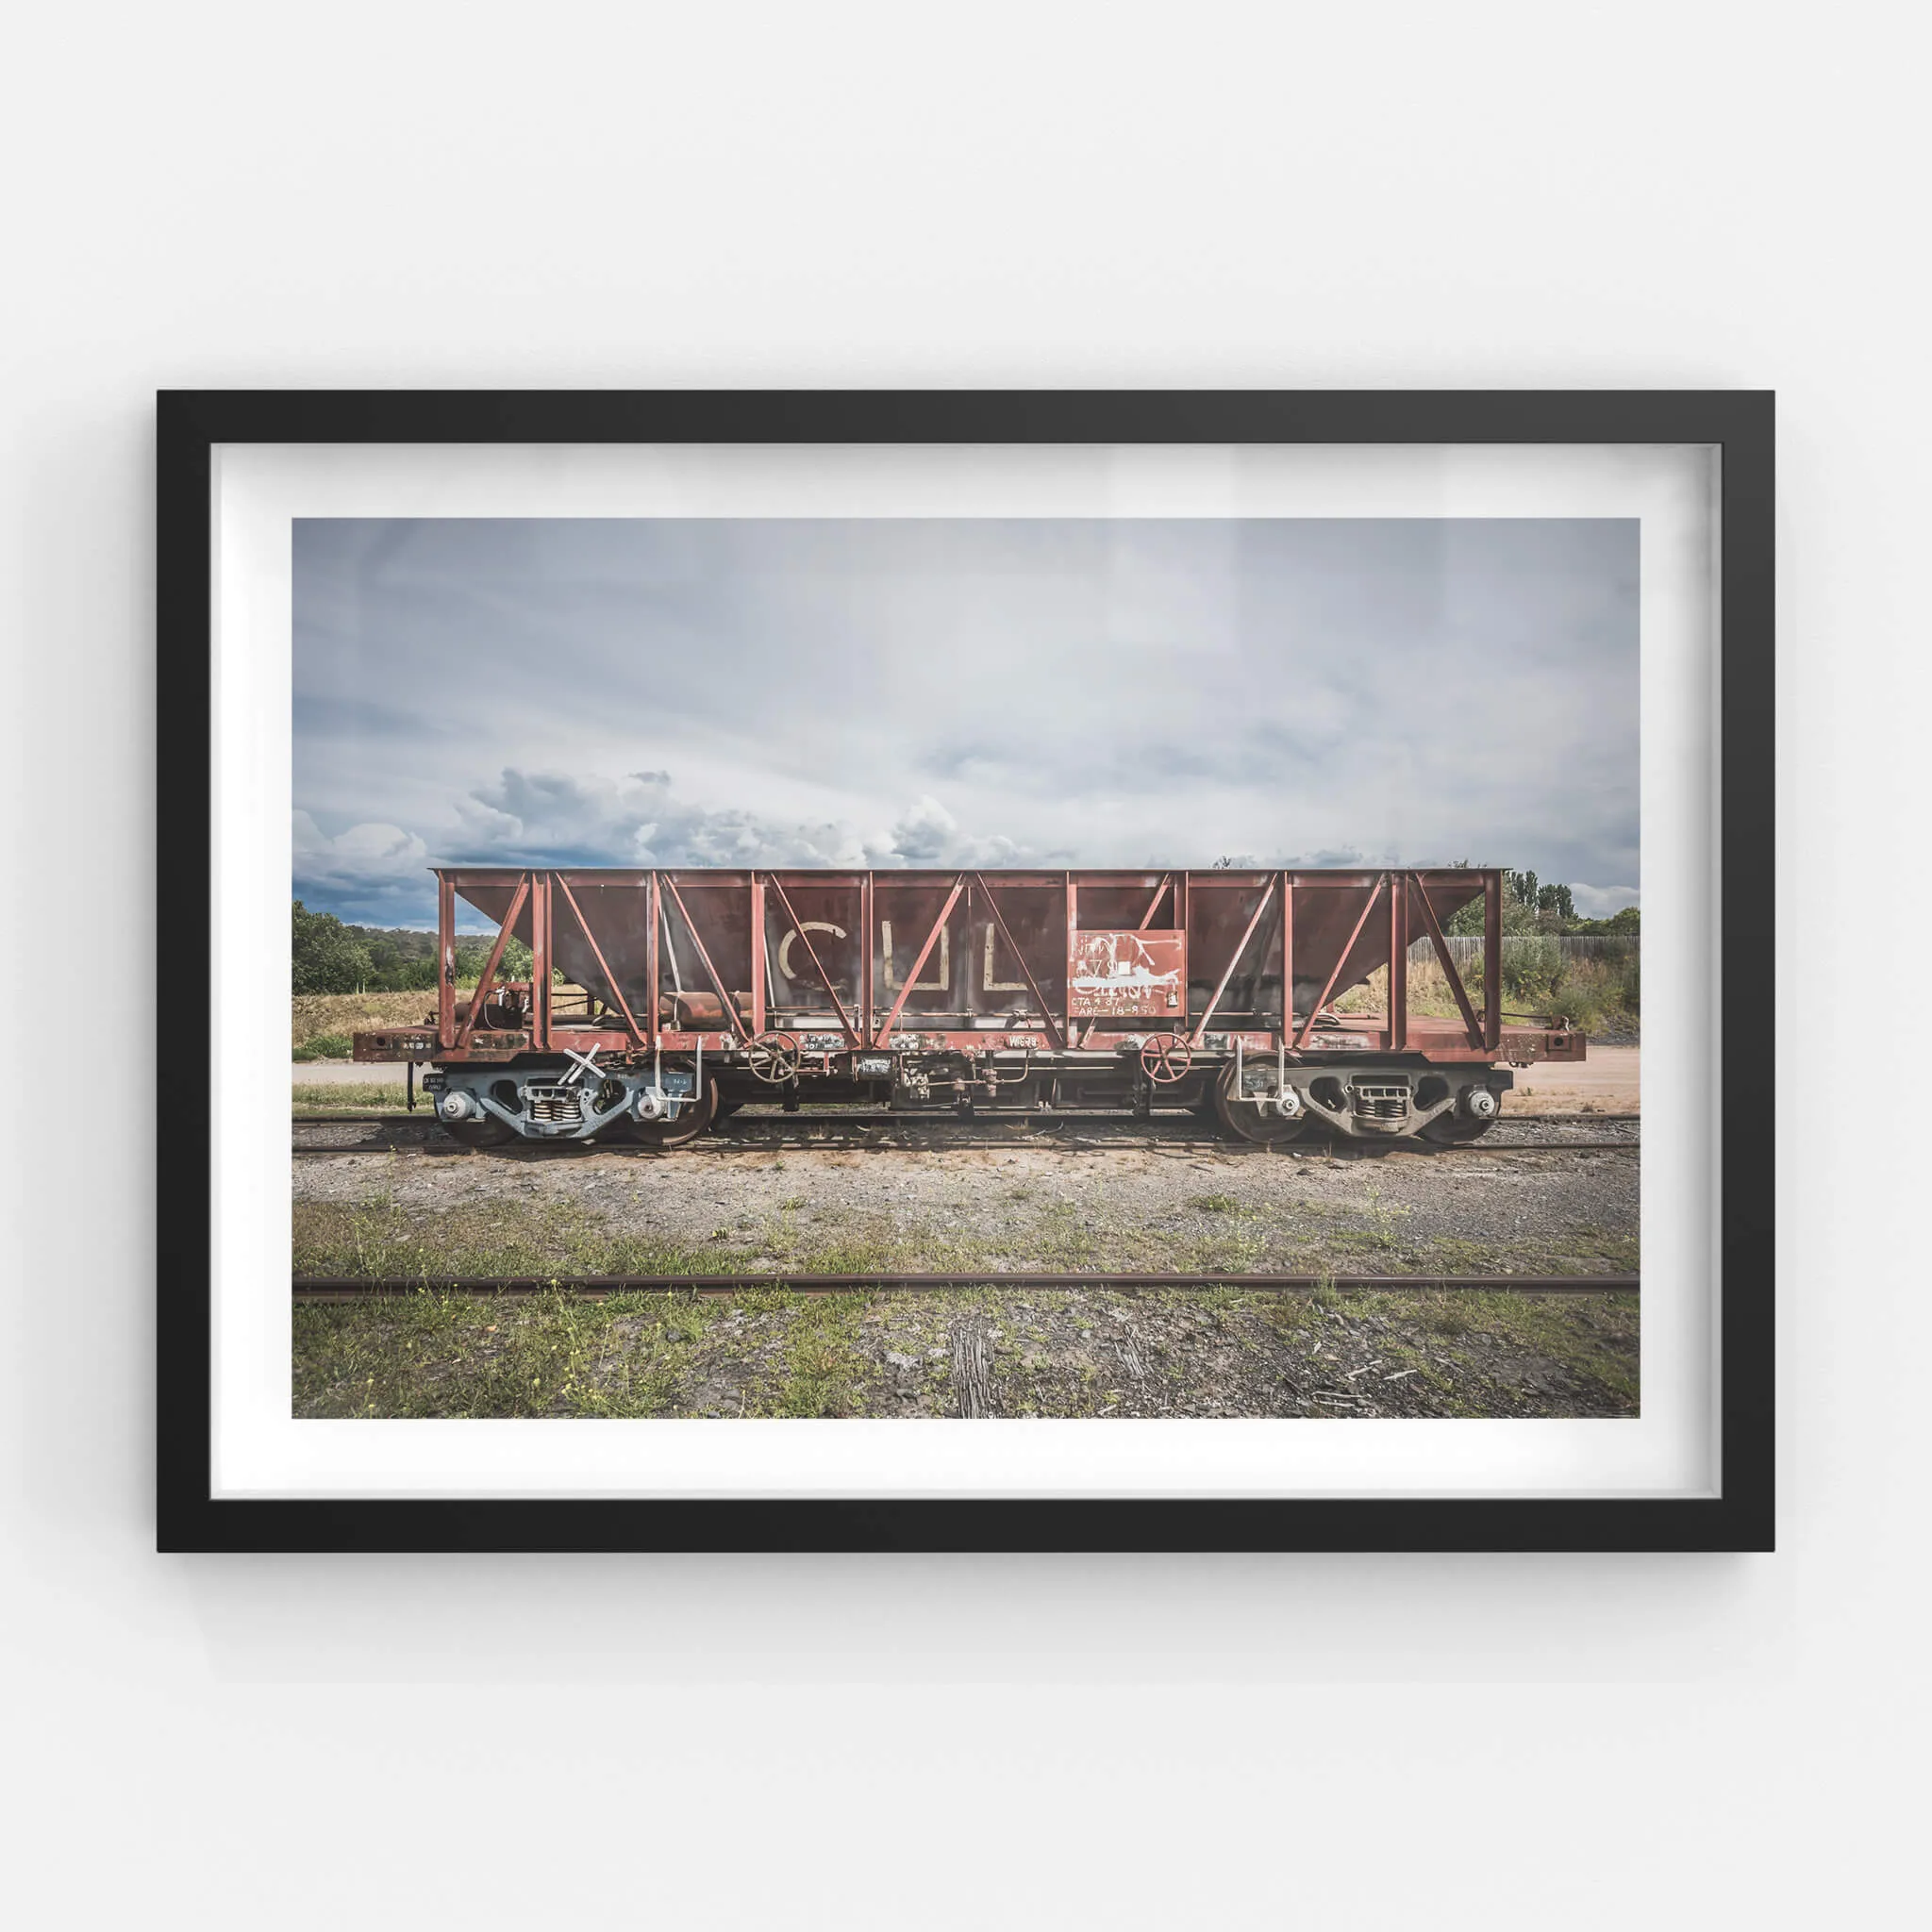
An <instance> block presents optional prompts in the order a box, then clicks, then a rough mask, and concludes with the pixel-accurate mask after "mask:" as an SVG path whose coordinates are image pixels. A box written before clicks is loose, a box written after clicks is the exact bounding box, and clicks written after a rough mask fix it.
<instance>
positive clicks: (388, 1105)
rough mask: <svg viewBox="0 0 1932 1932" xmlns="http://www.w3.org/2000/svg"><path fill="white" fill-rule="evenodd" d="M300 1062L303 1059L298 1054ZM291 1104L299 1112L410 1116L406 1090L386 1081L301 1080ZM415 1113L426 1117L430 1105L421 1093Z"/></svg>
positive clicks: (292, 1095)
mask: <svg viewBox="0 0 1932 1932" xmlns="http://www.w3.org/2000/svg"><path fill="white" fill-rule="evenodd" d="M296 1058H298V1059H299V1058H301V1056H300V1055H299V1054H298V1055H297V1056H296ZM289 1098H290V1105H291V1107H292V1108H294V1110H295V1111H296V1112H297V1113H329V1112H335V1113H407V1112H408V1093H407V1091H405V1090H404V1089H403V1088H401V1087H397V1086H393V1085H391V1084H390V1083H389V1082H387V1081H378V1080H370V1081H362V1080H344V1081H342V1082H341V1084H340V1085H337V1084H336V1083H334V1082H329V1083H328V1084H326V1085H324V1084H322V1083H319V1082H311V1081H300V1082H297V1083H296V1084H295V1085H294V1086H293V1087H291V1089H290V1096H289ZM416 1110H417V1112H418V1113H423V1114H425V1116H426V1111H427V1103H426V1102H425V1100H424V1098H423V1096H422V1095H421V1094H420V1093H419V1094H418V1095H417V1096H416Z"/></svg>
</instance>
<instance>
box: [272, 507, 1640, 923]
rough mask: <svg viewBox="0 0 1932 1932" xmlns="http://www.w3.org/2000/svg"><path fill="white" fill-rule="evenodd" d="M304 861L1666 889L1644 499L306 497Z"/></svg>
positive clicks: (299, 636)
mask: <svg viewBox="0 0 1932 1932" xmlns="http://www.w3.org/2000/svg"><path fill="white" fill-rule="evenodd" d="M294 564H295V575H294V591H295V596H294V609H295V710H294V736H295V797H294V806H295V811H294V883H295V893H296V895H297V896H298V897H300V898H302V899H304V900H305V901H307V903H308V905H309V906H311V907H315V908H322V909H324V910H327V911H332V912H335V913H338V914H340V915H341V917H342V918H343V919H346V920H350V921H355V922H360V923H365V924H384V925H421V924H433V923H434V918H435V895H434V891H433V888H432V884H431V881H430V879H429V876H428V874H427V871H426V870H425V868H427V867H428V866H430V865H432V864H436V863H443V862H455V861H463V860H470V861H478V860H483V861H522V860H541V861H546V862H548V861H556V862H558V863H568V864H574V865H598V864H603V865H648V864H664V865H745V864H750V863H758V864H774V865H775V864H786V865H819V864H827V865H829V864H837V865H874V866H902V865H952V864H959V863H973V864H977V865H1008V864H1033V863H1041V864H1054V865H1061V864H1076V865H1163V866H1165V865H1210V864H1212V863H1213V861H1214V860H1215V859H1216V858H1223V857H1228V856H1231V857H1235V858H1240V859H1243V860H1247V861H1251V862H1255V863H1260V864H1269V865H1272V864H1276V863H1292V864H1302V865H1329V864H1350V863H1355V862H1357V861H1365V862H1372V863H1386V862H1407V863H1429V862H1437V863H1441V862H1446V861H1448V860H1451V859H1459V858H1467V859H1471V860H1473V861H1474V862H1475V863H1477V864H1492V865H1510V866H1516V867H1520V868H1523V867H1526V868H1529V869H1532V870H1534V871H1536V872H1537V873H1539V874H1541V876H1542V877H1544V878H1545V879H1560V880H1565V881H1568V882H1569V883H1571V884H1572V885H1573V886H1574V888H1575V891H1576V899H1577V905H1578V908H1579V909H1580V910H1584V911H1588V912H1592V913H1605V912H1610V911H1614V910H1615V909H1616V908H1618V907H1620V906H1624V905H1629V904H1633V903H1635V901H1636V899H1637V884H1638V758H1637V750H1638V705H1637V695H1638V657H1637V641H1638V632H1637V624H1638V618H1637V611H1638V603H1637V579H1638V525H1636V523H1635V522H1633V521H1615V522H1612V521H1587V522H1586V521H1557V520H1549V521H1517V520H1511V521H1503V520H1482V521H1451V520H1386V521H1373V522H1346V521H1330V520H1320V521H1317V520H1291V521H1290V520H1278V519H1270V520H1257V521H1241V522H1222V521H1180V520H1175V521H1167V520H1162V521H1149V520H1125V519H1121V520H1096V521H1089V520H1080V521H1064V520H1054V521H1013V522H1000V521H981V520H973V521H966V520H961V521H935V520H884V519H881V520H863V521H823V522H814V521H810V520H786V521H753V520H739V521H728V520H727V521H673V520H649V521H613V520H596V521H591V520H583V521H577V520H569V521H566V520H556V521H530V522H523V521H501V522H459V521H449V520H435V521H426V520H425V521H402V520H395V521H385V522H357V521H345V520H313V521H302V522H298V523H297V524H296V525H295V549H294Z"/></svg>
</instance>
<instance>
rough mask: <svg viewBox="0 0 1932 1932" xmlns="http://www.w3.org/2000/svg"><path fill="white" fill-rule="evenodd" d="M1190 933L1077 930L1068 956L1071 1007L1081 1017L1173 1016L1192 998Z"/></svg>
mask: <svg viewBox="0 0 1932 1932" xmlns="http://www.w3.org/2000/svg"><path fill="white" fill-rule="evenodd" d="M1187 985H1188V936H1187V934H1186V933H1184V932H1159V931H1152V930H1149V931H1140V930H1126V929H1121V928H1114V929H1110V930H1106V931H1099V932H1076V933H1074V935H1073V936H1072V940H1071V944H1070V950H1069V952H1068V956H1067V987H1068V1008H1067V1009H1068V1012H1069V1013H1070V1014H1071V1015H1072V1017H1074V1019H1077V1020H1113V1019H1124V1018H1144V1019H1167V1018H1170V1017H1172V1016H1173V1015H1174V1014H1177V1013H1179V1012H1180V1010H1181V1003H1182V1001H1183V1000H1184V999H1185V998H1186V997H1187Z"/></svg>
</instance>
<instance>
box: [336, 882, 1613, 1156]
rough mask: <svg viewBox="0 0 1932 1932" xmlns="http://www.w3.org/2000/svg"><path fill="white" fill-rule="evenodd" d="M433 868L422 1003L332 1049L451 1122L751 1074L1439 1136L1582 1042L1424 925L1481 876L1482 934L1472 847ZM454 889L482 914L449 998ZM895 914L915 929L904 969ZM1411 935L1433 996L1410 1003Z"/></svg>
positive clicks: (807, 1085)
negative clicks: (405, 1019) (1372, 856)
mask: <svg viewBox="0 0 1932 1932" xmlns="http://www.w3.org/2000/svg"><path fill="white" fill-rule="evenodd" d="M436 877H437V885H438V948H437V958H438V962H439V970H438V985H437V1008H436V1011H435V1013H434V1014H432V1015H428V1016H426V1017H425V1021H424V1023H423V1024H422V1025H420V1026H417V1027H405V1028H386V1029H383V1030H380V1031H372V1032H364V1033H359V1034H358V1035H357V1036H356V1040H355V1047H354V1051H355V1057H356V1058H357V1059H358V1060H364V1061H371V1060H397V1059H402V1060H408V1061H411V1062H418V1063H427V1064H429V1065H430V1067H431V1069H432V1070H431V1071H430V1072H428V1073H427V1074H425V1078H424V1083H423V1084H424V1087H425V1091H427V1092H428V1093H429V1094H430V1095H431V1096H432V1099H433V1102H434V1105H435V1107H436V1110H437V1113H438V1117H439V1118H440V1119H441V1121H442V1122H443V1124H445V1125H446V1126H447V1127H448V1128H449V1129H450V1130H451V1132H452V1133H454V1134H455V1135H456V1136H457V1138H458V1139H460V1140H466V1141H470V1142H471V1143H472V1144H489V1143H491V1142H492V1141H508V1140H510V1139H513V1138H518V1137H521V1138H523V1139H525V1140H558V1139H569V1140H588V1139H591V1138H592V1137H593V1136H594V1137H599V1138H604V1139H612V1138H623V1139H628V1140H634V1141H643V1142H645V1143H646V1144H658V1145H675V1144H679V1143H680V1142H682V1141H686V1140H689V1139H692V1138H695V1136H696V1135H697V1134H699V1133H701V1132H703V1131H704V1129H705V1128H706V1127H707V1126H708V1125H709V1124H711V1123H712V1122H713V1121H714V1120H716V1119H717V1118H718V1117H719V1116H720V1115H721V1113H724V1112H729V1111H732V1110H734V1109H735V1108H737V1107H738V1106H741V1105H743V1104H744V1103H745V1102H746V1101H747V1100H751V1099H757V1100H761V1101H765V1102H770V1101H771V1100H773V1099H774V1098H776V1099H778V1100H779V1101H780V1102H781V1104H782V1105H783V1106H784V1107H785V1108H787V1109H788V1110H791V1109H795V1108H797V1107H798V1106H799V1105H800V1104H801V1100H802V1099H808V1100H809V1101H810V1102H811V1103H812V1104H821V1103H824V1102H833V1103H839V1102H846V1103H855V1104H861V1105H865V1104H869V1105H871V1106H874V1107H885V1108H891V1110H894V1111H899V1112H919V1111H927V1112H930V1111H936V1110H938V1111H951V1112H954V1113H958V1114H972V1113H974V1112H976V1111H982V1110H983V1111H990V1112H1008V1111H1014V1110H1024V1111H1038V1112H1053V1111H1055V1110H1057V1109H1060V1108H1069V1107H1090V1106H1093V1105H1096V1104H1098V1105H1102V1106H1108V1107H1111V1108H1119V1109H1120V1110H1123V1111H1130V1112H1133V1113H1136V1114H1141V1115H1145V1114H1147V1113H1148V1112H1150V1111H1151V1110H1152V1109H1153V1108H1155V1107H1156V1106H1157V1105H1158V1106H1159V1107H1161V1108H1170V1107H1175V1106H1186V1107H1195V1108H1201V1109H1202V1110H1203V1111H1208V1110H1210V1109H1211V1110H1212V1111H1213V1112H1214V1113H1215V1115H1216V1116H1217V1117H1218V1119H1219V1120H1220V1122H1221V1124H1223V1125H1224V1127H1225V1128H1226V1129H1227V1130H1228V1131H1230V1132H1231V1133H1233V1134H1235V1135H1237V1136H1239V1137H1240V1138H1241V1139H1244V1140H1249V1141H1286V1140H1292V1139H1296V1138H1299V1137H1300V1136H1301V1135H1302V1134H1303V1133H1305V1132H1307V1131H1308V1130H1309V1129H1310V1128H1320V1129H1323V1130H1325V1131H1326V1132H1327V1133H1330V1134H1340V1135H1344V1136H1348V1137H1351V1138H1356V1139H1368V1140H1387V1139H1391V1138H1397V1139H1400V1138H1413V1137H1416V1136H1421V1137H1424V1138H1427V1139H1434V1140H1439V1141H1440V1140H1452V1141H1453V1140H1467V1139H1473V1138H1474V1137H1475V1136H1476V1135H1478V1134H1480V1133H1482V1132H1483V1131H1484V1130H1485V1129H1486V1128H1487V1127H1488V1126H1489V1125H1490V1124H1491V1123H1492V1122H1493V1121H1494V1120H1495V1119H1496V1118H1497V1116H1498V1114H1499V1112H1500V1108H1501V1101H1502V1096H1503V1095H1504V1093H1506V1092H1507V1091H1508V1089H1509V1087H1510V1085H1511V1081H1512V1075H1511V1074H1510V1072H1509V1071H1508V1070H1509V1068H1511V1067H1513V1066H1522V1065H1526V1064H1528V1063H1530V1062H1533V1061H1536V1060H1540V1059H1581V1058H1583V1057H1584V1053H1585V1050H1586V1049H1585V1041H1584V1039H1583V1037H1582V1036H1581V1035H1580V1034H1578V1033H1576V1032H1575V1031H1574V1029H1572V1028H1570V1027H1568V1026H1567V1025H1566V1024H1564V1023H1563V1022H1562V1020H1561V1019H1560V1018H1558V1019H1553V1020H1550V1021H1547V1022H1539V1023H1537V1024H1533V1025H1523V1024H1507V1025H1506V1024H1505V1014H1504V1012H1503V1008H1502V988H1501V981H1500V975H1499V974H1497V973H1495V972H1486V973H1485V974H1483V981H1482V986H1481V988H1480V1008H1478V1004H1477V1002H1476V1001H1475V1000H1473V999H1472V997H1471V994H1470V991H1469V989H1468V987H1467V986H1466V984H1465V982H1464V980H1463V977H1462V974H1460V972H1459V971H1458V970H1457V966H1456V963H1455V960H1454V958H1453V956H1452V953H1451V949H1450V947H1449V945H1448V942H1447V939H1446V937H1445V931H1444V927H1445V924H1446V920H1447V918H1448V917H1449V916H1451V915H1453V913H1454V912H1455V911H1456V910H1457V909H1459V908H1461V907H1463V906H1467V905H1470V904H1472V903H1474V901H1475V900H1476V899H1477V898H1480V899H1481V901H1482V907H1483V928H1484V958H1485V959H1486V960H1495V959H1497V958H1500V948H1501V939H1502V890H1503V875H1502V874H1501V872H1500V871H1496V870H1490V869H1482V870H1477V869H1471V868H1461V867H1457V868H1444V869H1441V870H1428V869H1420V868H1407V869H1399V868H1398V869H1389V870H1383V871H1365V870H1346V871H1299V870H1287V869H1274V870H1267V871H1257V870H1240V869H1217V870H1215V871H1212V872H1208V873H1191V872H1186V871H1176V870H1170V871H1165V872H1160V871H1152V870H1149V871H1145V872H1093V871H1079V872H1073V871H1061V872H1040V871H1001V872H991V871H986V870H977V869H965V870H956V869H949V870H947V871H943V872H898V871H895V872H890V873H883V874H880V873H873V872H867V871H841V870H826V871H806V870H802V869H796V868H791V869H787V868H780V869H776V870H767V869H762V868H760V869H756V870H745V871H723V870H699V869H675V870H671V869H649V870H629V869H594V870H593V869H588V868H574V869H546V868H503V867H446V868H441V869H439V870H438V871H437V874H436ZM458 899H461V900H463V901H465V902H467V903H468V904H469V905H471V906H473V907H475V908H477V909H478V910H480V911H482V912H484V913H485V914H486V916H488V917H489V918H491V920H492V922H493V923H494V926H495V931H494V934H493V937H492V938H491V943H490V947H489V951H488V954H487V957H486V958H485V961H484V964H483V968H482V971H481V974H480V977H479V980H478V983H477V985H476V987H475V991H472V992H471V993H470V995H469V997H468V998H467V999H466V1000H464V999H459V997H458V987H457V983H456V978H457V942H458V934H457V906H458ZM1163 911H1165V913H1166V915H1167V916H1166V920H1165V922H1164V923H1158V922H1159V921H1160V915H1161V914H1162V912H1163ZM908 912H915V913H916V914H917V915H918V916H917V918H916V920H915V921H913V922H908V918H907V914H908ZM814 914H816V915H818V916H816V917H814V916H813V915H814ZM835 915H836V916H835ZM895 919H896V920H897V922H898V924H899V928H900V933H901V935H902V936H903V935H904V934H905V933H906V932H907V931H908V930H910V931H916V932H919V933H920V934H921V935H922V937H921V939H920V941H919V943H918V945H917V947H916V949H914V950H913V951H912V958H911V964H910V966H909V967H908V968H907V969H906V970H904V971H903V972H900V971H896V970H895V958H894V951H893V922H894V920H895ZM774 934H775V939H774ZM512 938H516V939H519V940H521V941H523V942H524V943H525V945H527V946H528V948H529V951H530V956H531V965H530V969H529V975H528V977H527V978H512V977H510V976H508V974H507V973H506V971H505V959H506V956H507V954H508V945H509V941H511V939H512ZM1419 938H1426V940H1427V941H1428V943H1429V947H1430V950H1431V953H1432V955H1433V957H1434V958H1435V959H1436V961H1437V963H1438V964H1439V966H1440V969H1441V974H1442V976H1443V978H1444V980H1445V981H1446V983H1447V986H1448V988H1449V991H1450V993H1451V994H1452V996H1453V999H1454V1003H1455V1007H1456V1014H1455V1017H1454V1018H1452V1019H1435V1018H1427V1017H1422V1016H1415V1015H1412V1014H1411V1013H1410V1011H1409V1001H1408V987H1407V977H1408V975H1407V970H1406V965H1407V958H1408V951H1409V946H1410V943H1411V940H1412V939H1419ZM899 957H900V958H903V957H904V955H903V953H902V954H901V955H900V956H899ZM1391 960H1394V961H1398V962H1403V967H1404V970H1398V971H1395V972H1392V973H1391V974H1389V975H1388V997H1387V999H1386V1001H1385V1002H1384V1010H1383V1011H1382V1012H1380V1013H1379V1014H1351V1015H1343V1014H1341V1013H1338V1012H1337V1011H1335V1010H1334V1008H1333V1004H1332V1003H1333V1002H1334V1001H1335V1000H1336V999H1338V998H1339V997H1340V996H1341V994H1342V993H1343V992H1345V991H1348V990H1350V989H1351V988H1353V987H1356V986H1359V985H1361V984H1363V983H1364V982H1365V981H1366V980H1368V979H1369V977H1370V976H1371V974H1374V972H1375V971H1376V970H1378V969H1379V968H1381V967H1383V966H1386V965H1387V964H1388V963H1389V962H1390V961H1391ZM981 962H983V970H982V971H977V972H975V970H974V969H975V967H977V966H979V965H980V963H981ZM928 974H930V976H928ZM559 975H561V976H562V977H563V978H564V979H565V981H566V982H567V984H566V986H565V987H561V988H560V987H559V986H558V984H557V983H556V981H557V978H558V976H559ZM573 989H574V990H573ZM1284 990H1285V991H1284Z"/></svg>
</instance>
